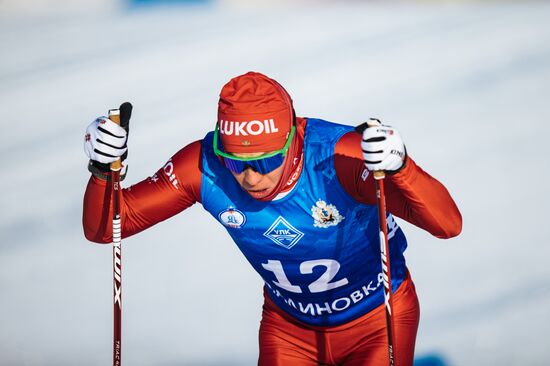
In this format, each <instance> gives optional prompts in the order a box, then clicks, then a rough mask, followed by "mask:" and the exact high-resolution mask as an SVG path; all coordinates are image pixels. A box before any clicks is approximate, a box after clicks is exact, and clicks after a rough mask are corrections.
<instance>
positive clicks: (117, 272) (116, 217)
mask: <svg viewBox="0 0 550 366" xmlns="http://www.w3.org/2000/svg"><path fill="white" fill-rule="evenodd" d="M109 119H110V120H111V121H113V122H115V123H117V124H120V112H119V110H118V109H112V110H110V111H109ZM121 167H122V164H121V162H120V159H119V160H117V161H115V162H113V163H111V184H112V186H111V187H112V190H111V192H112V195H113V196H112V197H113V299H114V301H113V366H121V364H122V225H121V220H120V170H121Z"/></svg>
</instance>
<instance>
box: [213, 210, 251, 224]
mask: <svg viewBox="0 0 550 366" xmlns="http://www.w3.org/2000/svg"><path fill="white" fill-rule="evenodd" d="M218 219H219V220H220V222H221V223H222V224H224V225H225V226H227V227H231V228H234V229H238V228H240V227H242V226H243V225H244V224H245V222H246V216H245V215H244V214H243V213H242V212H241V211H239V210H237V209H236V208H233V207H229V208H227V209H225V210H223V211H222V212H220V213H219V214H218Z"/></svg>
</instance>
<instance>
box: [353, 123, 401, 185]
mask: <svg viewBox="0 0 550 366" xmlns="http://www.w3.org/2000/svg"><path fill="white" fill-rule="evenodd" d="M362 127H363V128H361V129H360V130H363V131H362V135H363V139H362V141H361V149H362V150H363V159H364V161H365V166H366V167H367V169H368V170H370V171H375V170H383V171H385V172H387V173H390V174H391V173H396V172H397V171H399V170H400V169H401V168H402V167H403V165H404V162H405V158H406V154H407V152H406V149H405V144H404V143H403V140H402V139H401V135H400V134H399V132H398V131H397V130H396V129H395V128H393V127H391V126H385V125H383V124H382V123H381V122H380V121H379V120H378V119H375V118H371V119H370V120H369V121H368V122H366V126H364V125H363V126H362ZM364 127H366V128H364Z"/></svg>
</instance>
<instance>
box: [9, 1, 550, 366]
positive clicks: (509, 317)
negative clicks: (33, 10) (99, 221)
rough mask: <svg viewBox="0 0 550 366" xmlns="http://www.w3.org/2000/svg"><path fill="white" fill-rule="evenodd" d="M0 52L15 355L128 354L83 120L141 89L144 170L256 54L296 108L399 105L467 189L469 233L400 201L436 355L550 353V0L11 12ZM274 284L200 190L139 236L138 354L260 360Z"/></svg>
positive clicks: (193, 133) (156, 360)
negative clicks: (100, 234) (88, 231)
mask: <svg viewBox="0 0 550 366" xmlns="http://www.w3.org/2000/svg"><path fill="white" fill-rule="evenodd" d="M4 10H5V9H4ZM50 10H52V9H50ZM1 12H2V7H1V3H0V14H1ZM0 54H1V57H0V114H1V121H0V123H1V132H0V164H1V165H0V169H1V171H2V179H1V180H0V195H1V196H0V197H1V198H0V206H1V210H0V365H9V366H11V365H108V364H110V362H111V359H112V345H111V342H112V268H111V267H112V259H111V256H112V253H111V247H110V246H100V245H96V244H91V243H89V242H87V241H86V240H85V238H84V236H83V233H82V227H81V215H82V196H83V193H84V189H85V186H86V182H87V180H88V177H89V173H88V172H87V170H86V164H87V158H86V157H85V155H84V152H83V148H82V145H83V138H84V130H85V128H86V126H87V125H88V123H89V122H91V121H92V120H93V119H94V118H95V117H96V116H98V115H102V114H105V113H106V112H107V110H108V109H109V108H113V107H117V106H118V105H119V104H120V103H121V102H124V101H126V100H128V101H131V102H132V103H133V104H134V114H133V118H132V121H131V124H130V128H131V133H130V140H129V146H130V152H129V153H130V157H129V159H128V163H129V174H128V177H127V179H126V181H125V182H124V184H125V185H126V186H128V185H130V184H133V183H136V182H138V181H140V180H142V179H144V178H146V177H147V176H149V175H151V174H153V173H154V172H155V171H156V170H157V169H158V168H160V167H161V166H162V165H163V164H164V162H165V161H167V160H168V158H169V157H170V156H171V155H172V154H173V153H175V152H176V151H177V150H178V149H179V148H181V147H183V146H184V145H186V144H187V143H189V142H191V141H193V140H196V139H200V138H202V137H203V136H204V135H205V133H206V132H207V131H208V130H210V129H211V128H213V126H214V123H215V119H216V107H217V98H218V93H219V90H220V88H221V87H222V85H223V84H224V83H225V82H226V81H227V80H229V79H230V78H231V77H233V76H236V75H238V74H241V73H244V72H246V71H248V70H255V71H260V72H263V73H266V74H268V75H270V76H271V77H273V78H275V79H276V80H278V81H279V82H281V83H282V84H283V85H284V86H285V87H286V88H287V89H288V91H289V92H290V93H291V95H292V96H293V99H294V102H295V107H296V111H297V113H298V115H301V116H309V117H320V118H324V119H328V120H332V121H337V122H341V123H347V124H350V125H355V124H358V123H360V122H362V121H363V120H365V119H367V118H368V117H372V116H376V117H379V118H382V119H383V120H384V121H386V122H387V123H388V124H391V125H394V126H395V127H397V128H398V129H399V130H400V132H401V134H402V136H403V137H404V139H405V142H406V144H407V148H408V151H409V153H410V155H411V156H412V157H414V158H415V160H416V161H417V162H418V164H419V165H420V166H422V167H423V168H424V169H426V170H427V171H428V172H430V173H431V174H432V175H434V176H435V177H437V178H438V179H440V180H441V181H442V182H443V183H444V184H445V185H446V186H447V188H448V189H449V191H450V192H451V194H452V195H453V197H454V198H455V200H456V201H457V203H458V205H459V207H460V209H461V211H462V214H463V217H464V230H463V232H462V234H461V235H460V236H459V237H457V238H454V239H451V240H446V241H444V240H438V239H436V238H433V237H431V236H430V235H429V234H427V233H426V232H423V231H421V230H420V229H418V228H415V227H412V226H411V225H408V224H406V223H403V221H402V220H400V221H399V222H400V224H401V225H402V226H403V227H404V230H405V232H406V234H407V237H408V240H409V249H408V250H407V252H406V256H407V258H408V265H409V268H410V270H411V273H412V275H413V278H414V280H415V282H416V285H417V290H418V293H419V297H420V302H421V307H422V315H421V324H420V329H419V333H418V339H417V355H418V356H419V357H421V356H423V355H437V356H439V357H441V358H442V359H443V360H444V361H445V362H446V364H447V365H453V366H454V365H465V366H472V365H474V366H475V365H522V366H527V365H548V364H549V362H550V361H548V360H550V336H549V335H548V327H549V326H550V265H549V258H550V245H549V244H550V243H549V239H548V237H549V236H550V224H549V223H548V219H549V215H548V209H549V208H550V197H549V188H550V184H549V178H550V174H549V173H548V168H549V167H550V166H549V163H548V158H549V154H548V139H549V137H550V126H549V124H550V107H549V101H550V4H548V3H545V2H530V1H518V2H497V1H487V2H482V3H473V2H463V3H450V2H419V3H413V2H382V1H372V2H361V1H338V2H330V1H318V2H313V1H310V2H305V3H304V2H301V3H299V4H292V3H290V2H284V3H283V4H279V5H273V4H271V5H270V6H237V5H235V3H234V2H233V3H232V4H231V5H227V4H225V5H224V4H223V3H215V2H213V3H210V4H207V5H205V6H174V7H159V8H137V9H136V8H129V7H124V6H122V7H117V6H114V7H113V6H109V7H106V8H105V9H104V10H103V11H98V10H97V9H95V10H94V11H91V12H89V13H87V12H74V13H71V14H70V15H67V14H63V13H62V12H56V11H51V12H48V13H47V15H45V16H36V14H34V15H33V16H17V14H11V13H9V12H5V13H4V15H0ZM261 286H262V282H261V280H260V279H259V277H258V276H257V274H256V273H254V272H253V270H252V269H251V267H250V266H249V265H248V264H247V262H246V261H245V260H244V258H243V256H242V255H241V254H240V253H239V252H238V250H237V249H236V247H235V245H234V244H233V243H232V242H231V240H230V238H229V236H228V235H227V234H226V233H225V231H224V229H223V227H221V225H219V224H217V223H216V222H215V221H214V220H213V219H212V218H211V217H210V216H209V215H208V214H207V213H206V212H205V211H203V210H202V208H201V207H200V206H199V205H196V206H194V207H192V208H191V209H189V210H188V211H186V212H183V213H182V214H180V215H178V216H176V217H174V218H172V219H170V220H168V221H166V222H164V223H161V224H159V225H157V226H156V227H154V228H152V229H150V230H148V231H145V232H143V233H142V234H140V235H137V236H135V237H132V238H128V239H126V240H124V242H123V303H124V309H123V312H124V313H123V362H124V364H125V365H254V364H255V363H256V358H257V353H258V346H257V329H258V324H259V320H260V313H261V302H262V297H261Z"/></svg>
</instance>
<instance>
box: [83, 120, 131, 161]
mask: <svg viewBox="0 0 550 366" xmlns="http://www.w3.org/2000/svg"><path fill="white" fill-rule="evenodd" d="M127 135H128V134H127V132H126V130H125V129H124V128H122V127H120V126H119V125H117V124H116V123H114V122H113V121H111V120H110V119H109V118H108V117H98V118H96V120H95V121H93V122H92V123H90V125H89V126H88V128H87V129H86V135H85V137H84V151H85V152H86V155H87V156H88V157H89V158H90V160H93V161H96V162H99V163H103V164H109V163H112V162H114V161H116V160H118V159H119V158H121V157H122V155H124V153H125V152H126V151H127V150H128V148H127V146H126V140H127Z"/></svg>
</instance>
